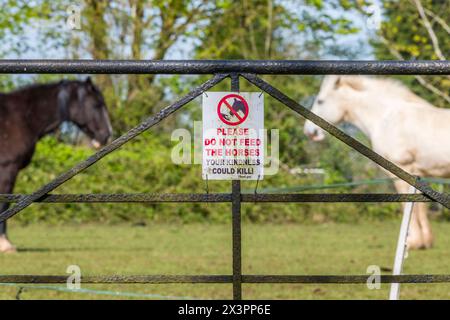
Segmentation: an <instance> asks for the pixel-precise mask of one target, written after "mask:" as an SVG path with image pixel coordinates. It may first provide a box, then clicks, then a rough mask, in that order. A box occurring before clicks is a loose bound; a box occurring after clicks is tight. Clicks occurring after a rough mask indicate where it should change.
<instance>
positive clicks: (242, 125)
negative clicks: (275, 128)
mask: <svg viewBox="0 0 450 320" xmlns="http://www.w3.org/2000/svg"><path fill="white" fill-rule="evenodd" d="M202 145H203V174H202V175H203V179H205V180H258V179H259V180H262V179H263V175H264V171H263V170H264V96H263V94H262V93H260V92H239V93H232V92H205V93H204V94H203V139H202Z"/></svg>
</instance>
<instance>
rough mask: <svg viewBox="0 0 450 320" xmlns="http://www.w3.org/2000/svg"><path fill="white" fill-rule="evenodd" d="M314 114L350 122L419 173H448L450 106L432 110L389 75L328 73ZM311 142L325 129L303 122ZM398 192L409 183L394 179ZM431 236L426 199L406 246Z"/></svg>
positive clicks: (425, 243)
mask: <svg viewBox="0 0 450 320" xmlns="http://www.w3.org/2000/svg"><path fill="white" fill-rule="evenodd" d="M312 112H314V113H315V114H317V115H318V116H320V117H322V118H324V119H325V120H327V121H328V122H330V123H332V124H338V123H340V122H349V123H352V124H354V125H355V126H356V127H358V128H359V129H360V130H361V131H362V132H363V133H364V134H366V135H367V136H368V137H369V139H370V141H371V144H372V148H373V150H374V151H375V152H377V153H379V154H380V155H382V156H383V157H385V158H387V159H388V160H390V161H392V162H394V163H395V164H396V165H398V166H399V167H401V168H402V169H404V170H405V171H407V172H409V173H411V174H413V175H418V176H428V177H444V178H448V177H450V143H449V141H450V127H449V125H450V110H447V109H442V108H436V107H434V106H433V105H431V104H430V103H428V102H427V101H425V100H424V99H422V98H420V97H418V96H417V95H415V94H414V93H412V92H411V91H410V90H409V89H408V88H407V87H405V86H404V85H402V84H401V83H399V82H397V81H393V80H390V79H377V78H371V77H366V76H326V77H325V79H324V81H323V83H322V86H321V88H320V92H319V94H318V96H317V98H316V100H315V102H314V105H313V108H312ZM304 132H305V134H306V135H308V136H309V137H310V138H311V139H312V140H313V141H320V140H323V139H324V138H325V135H324V131H323V130H322V129H321V128H319V127H318V126H316V125H315V124H314V123H312V122H311V121H306V123H305V127H304ZM395 187H396V189H397V192H398V193H407V192H408V189H409V185H408V184H407V183H406V182H403V181H401V180H396V181H395ZM432 245H433V234H432V231H431V227H430V223H429V221H428V217H427V207H426V204H425V203H416V204H415V205H414V210H413V214H412V218H411V225H410V230H409V236H408V247H409V248H411V249H420V248H430V247H431V246H432Z"/></svg>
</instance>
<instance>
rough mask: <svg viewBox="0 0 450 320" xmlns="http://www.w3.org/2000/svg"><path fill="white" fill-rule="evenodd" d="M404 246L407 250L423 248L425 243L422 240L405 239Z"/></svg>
mask: <svg viewBox="0 0 450 320" xmlns="http://www.w3.org/2000/svg"><path fill="white" fill-rule="evenodd" d="M406 247H407V248H408V250H420V249H425V244H424V243H423V242H422V241H407V243H406Z"/></svg>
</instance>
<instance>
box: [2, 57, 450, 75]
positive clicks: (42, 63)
mask: <svg viewBox="0 0 450 320" xmlns="http://www.w3.org/2000/svg"><path fill="white" fill-rule="evenodd" d="M0 73H24V74H31V73H46V74H54V73H57V74H63V73H71V74H74V73H76V74H86V73H87V74H99V73H101V74H214V73H255V74H295V75H300V74H303V75H305V74H379V75H394V74H396V75H406V74H409V75H415V74H422V75H427V74H429V75H445V74H447V75H448V74H450V61H446V60H422V61H368V60H359V61H351V60H350V61H336V60H321V61H314V60H0Z"/></svg>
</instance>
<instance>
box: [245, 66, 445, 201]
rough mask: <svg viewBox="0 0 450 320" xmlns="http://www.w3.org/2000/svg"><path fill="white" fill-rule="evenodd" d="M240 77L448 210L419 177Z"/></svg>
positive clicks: (264, 86) (264, 87)
mask: <svg viewBox="0 0 450 320" xmlns="http://www.w3.org/2000/svg"><path fill="white" fill-rule="evenodd" d="M242 76H243V77H244V78H245V79H247V80H248V81H249V82H250V83H252V84H254V85H255V86H257V87H258V88H259V89H261V90H263V91H264V92H267V93H268V94H269V95H270V96H272V97H273V98H275V99H276V100H278V101H280V102H281V103H283V104H284V105H286V106H288V107H289V108H291V109H292V110H293V111H295V112H297V113H298V114H300V115H301V116H303V117H304V118H306V119H308V120H310V121H312V122H313V123H315V124H316V125H318V126H319V127H321V128H322V129H323V130H325V131H327V132H328V133H330V134H331V135H333V136H334V137H336V138H338V139H339V140H341V141H342V142H344V143H345V144H346V145H348V146H349V147H351V148H353V149H355V150H356V151H358V152H359V153H361V154H362V155H364V156H366V157H367V158H369V159H370V160H372V161H374V162H375V163H377V164H378V165H380V166H381V167H383V168H384V169H386V170H387V171H389V172H391V173H392V174H394V175H396V176H397V177H399V178H400V179H402V180H404V181H405V182H407V183H409V184H410V185H412V186H414V187H415V188H416V189H418V190H420V191H422V192H423V193H424V194H425V195H427V196H429V197H430V198H431V199H433V200H435V201H437V202H439V203H440V204H442V205H443V206H445V207H446V208H448V209H450V198H449V197H448V195H446V194H442V193H440V192H437V191H435V190H433V189H432V188H431V187H430V186H429V185H428V183H426V182H425V181H421V179H420V178H419V177H414V176H412V175H411V174H409V173H408V172H406V171H404V170H403V169H401V168H400V167H398V166H397V165H395V164H394V163H392V162H391V161H389V160H387V159H386V158H384V157H382V156H381V155H379V154H378V153H376V152H375V151H373V150H372V149H370V148H368V147H367V146H365V145H364V144H362V143H361V142H359V141H358V140H356V139H354V138H353V137H351V136H350V135H348V134H346V133H345V132H343V131H342V130H340V129H339V128H337V127H336V126H333V125H332V124H330V123H329V122H328V121H326V120H324V119H323V118H321V117H319V116H318V115H316V114H314V113H313V112H311V111H309V110H308V109H307V108H305V107H304V106H302V105H300V104H299V103H297V102H295V101H294V100H292V99H291V98H289V97H288V96H286V95H285V94H284V93H282V92H281V91H280V90H278V89H276V88H275V87H273V86H272V85H270V84H269V83H267V82H265V81H264V80H262V79H261V78H259V77H258V76H256V75H254V74H242Z"/></svg>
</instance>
